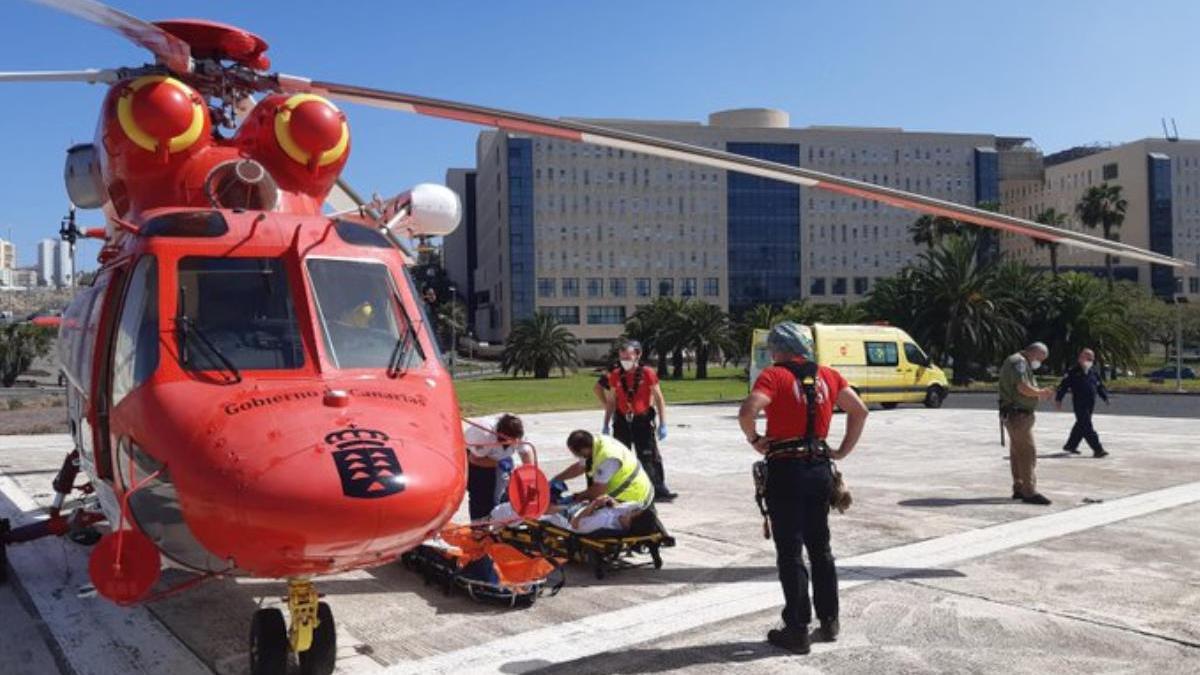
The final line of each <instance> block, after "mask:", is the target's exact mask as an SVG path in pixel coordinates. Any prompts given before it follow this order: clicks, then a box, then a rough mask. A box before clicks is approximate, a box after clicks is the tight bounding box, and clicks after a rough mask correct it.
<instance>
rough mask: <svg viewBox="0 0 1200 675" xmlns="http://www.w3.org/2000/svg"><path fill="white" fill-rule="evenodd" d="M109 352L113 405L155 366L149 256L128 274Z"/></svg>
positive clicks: (154, 270)
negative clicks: (115, 332) (126, 285)
mask: <svg viewBox="0 0 1200 675" xmlns="http://www.w3.org/2000/svg"><path fill="white" fill-rule="evenodd" d="M112 354H113V356H112V359H113V364H112V373H113V374H112V405H113V406H116V405H117V404H118V403H120V402H121V400H122V399H124V398H125V396H126V395H127V394H128V393H129V392H131V391H133V390H134V389H135V388H137V386H138V385H140V384H141V383H143V382H145V381H146V380H147V379H148V378H149V377H150V376H151V375H153V374H154V371H155V369H157V368H158V263H157V261H156V260H155V258H154V257H153V256H145V257H143V258H142V259H141V260H139V261H138V264H137V267H135V268H134V270H133V274H131V275H130V277H129V286H128V287H127V289H126V291H125V301H124V303H122V306H121V323H120V324H118V326H117V339H116V344H115V345H114V346H113V353H112Z"/></svg>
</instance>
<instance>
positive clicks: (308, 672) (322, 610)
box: [299, 602, 337, 675]
mask: <svg viewBox="0 0 1200 675" xmlns="http://www.w3.org/2000/svg"><path fill="white" fill-rule="evenodd" d="M299 657H300V672H301V673H302V674H303V675H330V674H331V673H333V667H334V663H335V661H336V660H337V629H336V627H335V624H334V623H333V610H332V609H330V608H329V605H327V604H325V603H323V602H322V603H318V604H317V627H316V628H315V629H313V637H312V645H310V646H309V648H308V651H304V652H300V654H299Z"/></svg>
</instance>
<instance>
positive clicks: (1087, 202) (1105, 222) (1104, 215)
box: [1075, 183, 1128, 289]
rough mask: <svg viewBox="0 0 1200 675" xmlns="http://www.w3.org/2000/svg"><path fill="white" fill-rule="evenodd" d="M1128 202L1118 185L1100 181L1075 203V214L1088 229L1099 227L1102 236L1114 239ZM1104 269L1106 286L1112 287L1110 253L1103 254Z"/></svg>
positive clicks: (1122, 220)
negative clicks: (1106, 280) (1106, 278)
mask: <svg viewBox="0 0 1200 675" xmlns="http://www.w3.org/2000/svg"><path fill="white" fill-rule="evenodd" d="M1127 206H1128V203H1127V202H1126V201H1125V199H1124V198H1123V197H1121V186H1120V185H1109V184H1108V183H1101V184H1099V185H1093V186H1092V187H1090V188H1088V189H1087V191H1086V192H1084V193H1083V196H1082V197H1080V198H1079V202H1078V203H1076V204H1075V215H1076V216H1078V217H1079V220H1080V222H1082V223H1083V224H1084V225H1086V226H1087V227H1088V228H1090V229H1093V230H1094V229H1096V228H1097V227H1100V228H1101V230H1102V231H1103V233H1104V238H1105V239H1109V240H1112V241H1116V240H1117V239H1118V237H1117V236H1116V234H1117V230H1119V229H1121V224H1122V223H1124V222H1125V209H1126V207H1127ZM1104 269H1105V273H1106V274H1107V276H1108V287H1109V289H1112V287H1113V259H1112V256H1111V255H1107V254H1105V256H1104Z"/></svg>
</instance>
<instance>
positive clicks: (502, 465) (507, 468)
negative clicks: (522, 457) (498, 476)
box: [496, 457, 514, 473]
mask: <svg viewBox="0 0 1200 675" xmlns="http://www.w3.org/2000/svg"><path fill="white" fill-rule="evenodd" d="M513 464H514V463H513V458H512V457H505V458H504V459H502V460H500V461H498V462H496V468H498V469H500V472H501V473H512V470H513Z"/></svg>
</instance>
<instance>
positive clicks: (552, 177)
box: [446, 109, 1024, 348]
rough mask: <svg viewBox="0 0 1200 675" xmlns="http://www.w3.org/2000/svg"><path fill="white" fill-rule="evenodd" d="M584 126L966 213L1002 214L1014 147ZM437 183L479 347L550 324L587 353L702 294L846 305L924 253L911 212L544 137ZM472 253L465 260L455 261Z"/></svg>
mask: <svg viewBox="0 0 1200 675" xmlns="http://www.w3.org/2000/svg"><path fill="white" fill-rule="evenodd" d="M586 121H587V122H590V123H593V124H597V125H602V126H611V127H616V128H621V129H626V130H629V131H634V132H638V133H643V134H647V135H653V136H660V137H664V138H670V139H674V140H679V141H684V142H688V143H692V144H696V145H700V146H704V147H710V148H716V149H720V150H726V151H729V152H734V153H739V154H744V155H748V156H752V157H758V158H761V159H767V160H771V161H775V162H780V163H784V164H790V165H793V166H802V167H806V168H811V169H815V170H818V171H824V172H828V173H833V174H839V175H844V176H849V177H853V178H857V179H860V180H864V181H869V182H872V183H877V184H880V185H886V186H890V187H895V188H900V189H904V190H911V191H914V192H921V193H924V194H928V195H932V196H935V197H939V198H942V199H947V200H951V201H956V202H960V203H964V204H978V203H981V202H996V201H999V199H1000V183H1001V175H1000V166H1001V155H1002V154H1004V152H1005V151H1006V149H1009V148H1016V147H1020V145H1021V142H1022V141H1023V140H1024V139H1008V138H1003V137H999V138H998V137H996V136H994V135H991V134H948V133H924V132H907V131H903V130H901V129H895V128H846V127H805V128H792V127H791V126H790V125H789V120H788V116H787V114H786V113H783V112H781V111H777V110H769V109H746V110H732V111H724V112H718V113H714V114H712V115H710V116H709V119H708V123H707V124H702V123H698V122H675V121H664V122H659V121H642V120H624V119H606V120H586ZM469 180H473V182H474V187H475V189H474V194H473V195H472V194H470V190H468V189H467V187H466V186H467V185H468V184H469ZM448 181H449V182H450V183H451V186H452V187H453V188H454V189H455V190H457V191H458V192H459V194H460V195H461V196H462V197H463V201H464V204H466V205H467V208H466V209H465V213H466V214H467V217H466V218H465V219H464V220H467V219H469V222H467V223H465V224H464V226H463V227H460V228H459V230H458V231H456V232H455V233H454V234H452V235H451V236H450V237H447V239H446V247H447V256H446V262H447V266H448V268H449V271H450V274H451V277H452V278H454V279H455V280H456V282H457V283H458V284H459V287H460V288H462V287H464V285H465V284H466V280H468V279H469V280H470V283H471V284H472V287H473V291H472V295H471V297H470V305H471V307H472V310H473V317H472V318H473V320H474V328H475V331H476V333H477V334H478V335H479V336H480V337H481V338H482V339H485V340H502V339H503V338H504V337H505V336H507V334H508V332H509V330H510V328H511V326H512V324H513V322H514V321H517V320H520V319H522V318H525V317H529V316H532V315H533V314H534V312H536V311H546V312H550V313H553V314H554V315H555V316H557V317H558V319H559V320H560V321H561V322H562V323H564V324H566V325H567V326H568V327H569V328H570V329H571V330H572V332H574V333H575V334H576V335H577V336H579V337H580V338H581V339H583V340H584V341H585V343H590V344H593V345H595V346H596V347H597V348H599V347H600V346H602V345H603V346H606V345H607V343H608V342H609V341H610V340H611V339H613V338H614V337H616V336H617V335H619V334H620V332H621V330H622V324H623V323H624V322H625V320H626V319H627V318H628V317H629V316H630V315H631V314H632V313H633V312H634V311H635V310H636V308H637V307H639V306H641V305H644V304H647V303H649V302H650V301H652V300H653V299H654V298H656V297H675V298H698V299H701V300H704V301H706V302H710V303H713V304H716V305H719V306H721V307H722V308H724V309H727V310H729V311H731V312H733V313H735V314H736V313H738V312H740V311H742V310H744V309H746V308H749V307H752V306H754V305H756V304H760V303H772V304H783V303H786V302H789V301H792V300H796V299H799V298H810V299H811V300H813V301H814V302H826V303H829V302H841V301H843V300H846V301H856V300H858V299H860V298H861V297H862V296H863V295H864V294H866V293H867V292H868V291H869V290H870V288H871V287H872V285H873V284H874V283H875V282H876V281H877V280H878V279H880V278H882V277H887V276H891V275H893V274H895V273H896V272H897V271H898V270H899V269H900V268H901V267H902V266H903V265H904V264H905V263H907V262H909V261H910V260H911V259H912V258H913V257H914V256H915V255H916V254H917V253H918V252H919V250H920V249H919V248H918V247H917V246H916V245H914V244H913V243H912V241H911V236H910V234H909V232H908V227H909V225H910V224H911V223H912V222H913V220H914V219H915V218H916V214H914V213H912V212H908V211H904V210H900V209H895V208H892V207H888V206H884V205H881V204H878V203H876V202H871V201H868V200H863V199H854V198H850V197H843V196H840V195H836V194H832V193H827V192H823V191H819V190H811V189H804V188H800V187H797V186H794V185H790V184H784V183H780V182H777V181H772V180H767V179H763V178H758V177H754V176H748V175H745V174H739V173H727V172H725V171H718V170H714V169H709V168H705V167H701V166H696V165H692V164H687V163H682V162H678V161H671V160H665V159H660V158H656V157H650V156H646V155H643V154H640V153H634V152H627V151H624V150H614V149H609V148H604V147H599V146H594V145H586V144H578V143H571V142H566V141H562V140H556V139H547V138H540V137H529V136H525V135H520V134H512V133H507V132H495V131H487V132H483V133H481V134H480V136H479V139H478V141H477V146H476V167H475V168H474V169H472V170H453V171H451V172H450V174H449V175H448ZM472 238H473V239H474V242H475V243H474V246H468V243H467V240H468V239H472ZM468 248H469V249H472V250H474V251H475V252H476V257H475V259H474V260H471V259H470V256H468V255H462V254H461V253H459V252H460V251H463V250H465V249H468ZM451 251H453V252H454V253H453V254H451Z"/></svg>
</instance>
